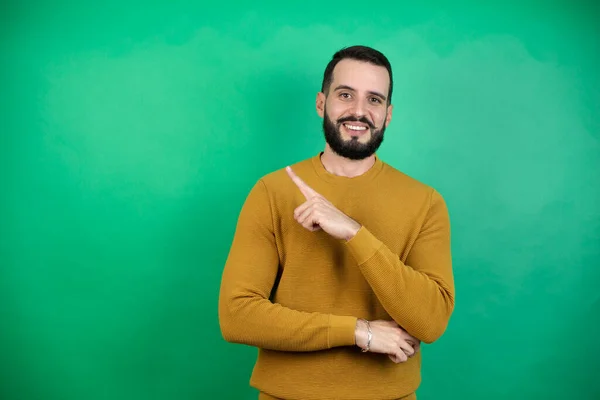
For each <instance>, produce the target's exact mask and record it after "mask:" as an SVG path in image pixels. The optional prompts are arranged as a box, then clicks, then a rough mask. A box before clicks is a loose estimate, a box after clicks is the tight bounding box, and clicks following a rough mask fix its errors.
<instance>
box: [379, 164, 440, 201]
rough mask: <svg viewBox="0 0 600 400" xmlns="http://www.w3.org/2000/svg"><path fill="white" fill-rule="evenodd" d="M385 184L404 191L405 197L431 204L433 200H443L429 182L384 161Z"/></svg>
mask: <svg viewBox="0 0 600 400" xmlns="http://www.w3.org/2000/svg"><path fill="white" fill-rule="evenodd" d="M381 179H382V180H383V184H384V185H386V186H388V187H391V188H393V190H394V191H396V192H397V193H402V196H403V197H407V196H408V197H409V198H413V199H421V202H423V203H428V204H431V203H433V202H438V201H441V202H443V201H444V199H443V196H442V195H441V194H440V193H439V192H438V191H437V189H436V188H435V187H433V186H432V185H430V184H427V183H425V182H423V181H421V180H419V179H416V178H414V177H413V176H410V175H408V174H407V173H405V172H403V171H401V170H399V169H397V168H395V167H394V166H392V165H390V164H388V163H386V162H384V163H383V169H382V173H381Z"/></svg>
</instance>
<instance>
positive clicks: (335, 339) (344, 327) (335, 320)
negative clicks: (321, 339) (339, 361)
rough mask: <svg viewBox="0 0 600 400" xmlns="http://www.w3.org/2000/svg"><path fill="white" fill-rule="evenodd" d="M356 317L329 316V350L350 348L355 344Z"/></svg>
mask: <svg viewBox="0 0 600 400" xmlns="http://www.w3.org/2000/svg"><path fill="white" fill-rule="evenodd" d="M355 330H356V317H348V316H340V315H330V316H329V340H328V341H329V343H328V345H329V348H333V347H339V346H352V345H353V344H354V342H355V337H354V332H355Z"/></svg>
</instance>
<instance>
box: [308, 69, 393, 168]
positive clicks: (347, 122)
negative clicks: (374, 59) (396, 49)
mask: <svg viewBox="0 0 600 400" xmlns="http://www.w3.org/2000/svg"><path fill="white" fill-rule="evenodd" d="M389 84H390V78H389V74H388V72H387V70H386V69H385V67H380V66H376V65H373V64H369V63H366V62H363V61H356V60H350V59H345V60H342V61H340V62H339V63H338V64H337V65H336V67H335V69H334V70H333V80H332V82H331V86H330V87H329V92H328V94H327V96H325V95H324V94H323V93H319V95H318V96H317V112H318V113H319V115H320V116H321V117H322V118H323V132H324V134H325V140H326V141H327V143H328V144H329V147H331V149H332V150H333V151H334V152H335V153H337V154H339V155H340V156H342V157H346V158H349V159H352V160H361V159H364V158H367V157H369V156H371V155H372V154H373V153H375V151H377V149H378V148H379V146H380V145H381V143H382V141H383V134H384V132H385V128H386V127H387V126H388V124H389V122H390V120H391V116H392V106H391V105H389V106H388V105H387V96H388V90H389Z"/></svg>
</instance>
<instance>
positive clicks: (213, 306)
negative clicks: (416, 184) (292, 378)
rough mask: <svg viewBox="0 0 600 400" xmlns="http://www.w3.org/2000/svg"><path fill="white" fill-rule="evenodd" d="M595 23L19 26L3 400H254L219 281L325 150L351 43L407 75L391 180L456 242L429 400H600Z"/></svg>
mask: <svg viewBox="0 0 600 400" xmlns="http://www.w3.org/2000/svg"><path fill="white" fill-rule="evenodd" d="M479 3H482V4H484V5H479ZM599 16H600V13H599V12H598V5H597V2H592V1H589V2H583V1H562V2H560V1H554V2H541V1H540V2H538V1H535V2H528V1H509V2H506V1H504V2H500V1H493V2H475V1H473V2H466V1H454V2H441V1H434V2H431V1H429V2H418V4H417V3H415V2H402V1H388V2H364V1H360V2H359V1H345V2H338V3H336V2H326V1H324V2H323V1H316V0H306V1H302V2H291V3H286V2H281V1H277V2H258V3H257V2H251V3H247V2H245V1H241V0H239V1H222V2H212V3H206V2H199V1H196V2H193V1H166V0H165V1H159V2H146V1H119V2H117V1H109V2H100V3H98V2H91V3H87V2H66V1H47V2H43V1H42V2H35V3H34V2H18V1H8V2H4V3H3V4H2V6H0V59H1V61H2V63H1V67H0V68H1V74H0V195H1V197H0V355H1V356H0V398H2V399H3V400H138V399H139V400H142V399H143V400H159V399H160V400H192V399H205V398H219V399H248V400H250V399H256V397H257V392H256V391H255V390H254V389H252V388H251V387H250V386H249V382H248V381H249V378H250V374H251V371H252V367H253V363H254V360H255V356H256V349H254V348H251V347H247V346H242V345H234V344H230V343H227V342H225V341H224V340H223V338H222V337H221V333H220V330H219V323H218V318H217V300H218V292H219V284H220V278H221V273H222V269H223V266H224V263H225V260H226V257H227V254H228V251H229V246H230V244H231V239H232V237H233V232H234V229H235V224H236V221H237V217H238V213H239V211H240V208H241V206H242V204H243V202H244V199H245V197H246V195H247V194H248V191H249V190H250V188H251V187H252V186H253V184H254V183H255V182H256V181H257V180H258V179H259V178H260V177H261V176H263V175H264V174H266V173H268V172H271V171H273V170H276V169H279V168H283V167H285V166H286V165H288V164H292V163H294V162H297V161H300V160H302V159H305V158H308V157H312V156H314V155H315V154H317V153H318V152H319V151H321V150H322V149H323V146H324V138H323V133H322V130H321V120H320V119H319V117H318V115H317V114H316V111H315V99H316V94H317V92H318V91H319V90H320V85H321V80H322V76H323V71H324V68H325V66H326V64H327V62H328V61H329V59H330V57H331V56H332V54H333V53H334V52H335V51H337V50H339V49H340V48H342V47H344V46H350V45H354V44H364V45H368V46H372V47H375V48H377V49H378V50H381V51H382V52H383V53H384V54H386V55H387V56H388V58H389V59H390V61H391V63H392V66H393V72H394V84H395V89H394V96H393V98H394V114H393V118H392V122H391V124H390V126H389V128H388V129H387V131H386V133H385V135H386V136H385V140H384V142H383V145H382V147H381V149H380V151H379V153H378V154H379V156H380V157H381V158H382V159H383V160H384V161H385V162H387V163H389V164H390V165H392V166H394V167H395V168H398V169H400V170H401V171H403V172H405V173H407V174H409V175H410V176H412V177H414V178H416V179H419V180H421V181H422V182H424V183H426V184H428V185H430V186H432V187H434V188H436V189H437V190H438V191H439V192H440V193H441V194H442V195H443V196H444V198H445V199H446V201H447V204H448V207H449V212H450V217H451V223H452V251H453V267H454V274H455V280H456V308H455V312H454V314H453V316H452V319H451V321H450V324H449V326H448V329H447V331H446V333H445V334H444V336H443V337H442V338H441V339H440V340H439V341H437V342H435V343H433V344H431V345H423V347H422V354H423V367H422V368H423V382H422V385H421V387H420V389H419V391H418V396H419V399H423V400H428V399H456V400H459V399H460V400H464V399H473V400H475V399H490V400H491V399H506V398H511V399H542V398H543V399H578V400H592V399H598V398H600V380H599V379H598V371H599V370H600V363H599V361H598V360H599V358H600V340H599V338H600V294H599V293H600V290H599V289H598V285H599V282H600V122H599V116H598V112H599V109H600V73H598V71H600V29H599V28H598V22H597V21H598V18H599ZM399 207H401V205H399Z"/></svg>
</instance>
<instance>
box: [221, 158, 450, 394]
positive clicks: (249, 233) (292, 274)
mask: <svg viewBox="0 0 600 400" xmlns="http://www.w3.org/2000/svg"><path fill="white" fill-rule="evenodd" d="M292 169H293V170H294V172H295V173H296V174H297V175H298V176H299V177H300V178H302V179H303V180H304V182H306V183H307V184H308V185H309V186H310V187H311V188H313V189H314V190H315V191H317V192H318V193H320V194H321V195H322V196H324V197H325V198H326V199H327V200H328V201H330V202H331V203H332V204H333V205H334V206H335V207H337V208H338V209H339V210H340V211H341V212H343V213H345V214H346V215H348V216H349V217H350V218H352V219H354V220H355V221H357V222H358V223H359V224H361V225H362V227H361V228H360V230H359V231H358V233H357V234H356V236H355V237H354V238H352V239H351V240H349V241H345V240H338V239H335V238H333V237H332V236H330V235H329V234H327V233H326V232H325V231H323V230H320V231H317V232H310V231H308V230H307V229H305V228H303V227H302V226H301V225H300V224H299V223H298V222H297V221H296V220H295V219H294V217H293V212H294V209H295V208H296V207H298V206H300V205H301V204H302V203H304V202H305V201H306V199H305V198H304V196H303V195H302V193H301V192H300V191H299V189H298V187H297V186H296V185H295V184H294V182H293V181H292V180H291V179H290V178H289V176H288V175H287V173H286V172H285V170H283V169H282V170H278V171H275V172H272V173H270V174H268V175H266V176H264V177H263V178H261V179H260V180H259V181H258V182H257V183H256V184H255V185H254V187H253V188H252V190H251V191H250V193H249V195H248V197H247V199H246V201H245V203H244V205H243V207H242V210H241V213H240V215H239V219H238V224H237V227H236V231H235V235H234V239H233V243H232V246H231V250H230V253H229V256H228V259H227V262H226V265H225V269H224V271H223V277H222V284H221V292H220V298H219V318H220V324H221V330H222V333H223V336H224V337H225V339H226V340H228V341H230V342H234V343H243V344H247V345H251V346H256V347H258V348H259V353H258V359H257V362H256V365H255V367H254V370H253V373H252V377H251V380H250V383H251V385H252V386H253V387H255V388H257V389H258V390H259V391H261V392H264V393H265V394H266V393H268V394H269V395H271V396H275V398H282V399H307V400H313V399H314V400H317V399H319V400H320V399H397V398H402V397H403V396H408V395H411V394H413V393H414V392H415V391H416V389H417V388H418V386H419V384H420V381H421V373H420V370H421V352H418V353H417V354H416V355H415V356H413V357H411V358H409V359H408V361H406V362H403V363H399V364H395V363H393V362H392V361H391V360H390V359H389V358H388V357H387V355H383V354H375V353H362V352H361V351H360V349H359V348H358V347H357V346H355V337H354V331H355V327H356V321H357V318H365V319H368V320H394V321H396V322H397V323H398V324H399V325H400V326H401V327H402V328H403V329H404V330H406V331H407V332H408V333H409V334H411V335H412V336H414V337H416V338H418V339H420V340H421V341H423V342H424V343H431V342H433V341H435V340H437V339H438V338H439V337H440V336H441V335H442V334H443V332H444V331H445V329H446V326H447V324H448V321H449V318H450V315H451V313H452V311H453V308H454V280H453V274H452V266H451V252H450V221H449V215H448V211H447V208H446V203H445V201H444V200H443V198H442V197H441V195H440V194H439V193H438V192H437V191H435V190H434V189H432V188H430V187H428V186H427V185H425V184H423V183H420V182H418V181H417V180H415V179H413V178H411V177H409V176H407V175H405V174H404V173H402V172H400V171H398V170H396V169H394V168H393V167H391V166H390V165H388V164H386V163H384V162H383V161H382V160H381V159H380V158H379V157H377V158H376V161H375V164H374V165H373V166H372V167H371V168H370V169H369V170H368V171H367V172H365V173H364V174H362V175H360V176H357V177H354V178H347V177H341V176H336V175H333V174H331V173H329V172H328V171H327V170H326V169H325V168H324V166H323V164H322V163H321V159H320V156H319V155H316V156H315V157H312V158H309V159H307V160H303V161H301V162H299V163H297V164H295V165H293V166H292Z"/></svg>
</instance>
